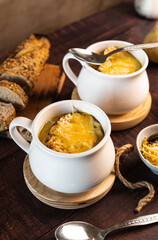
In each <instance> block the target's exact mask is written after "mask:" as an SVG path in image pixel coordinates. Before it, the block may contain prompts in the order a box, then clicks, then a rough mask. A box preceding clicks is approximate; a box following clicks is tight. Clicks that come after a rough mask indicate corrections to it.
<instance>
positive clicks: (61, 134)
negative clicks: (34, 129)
mask: <svg viewBox="0 0 158 240" xmlns="http://www.w3.org/2000/svg"><path fill="white" fill-rule="evenodd" d="M103 136H104V133H103V129H102V127H101V124H100V123H99V122H98V121H97V120H96V119H95V118H94V117H93V116H91V115H90V114H87V113H80V112H73V113H68V114H65V115H63V116H62V115H60V116H57V117H55V118H52V119H50V120H49V121H48V122H46V123H45V124H44V126H43V127H42V129H41V130H40V132H39V136H38V137H39V140H40V141H41V142H42V143H43V144H44V145H45V146H47V147H48V148H50V149H52V150H54V151H57V152H62V153H79V152H84V151H87V150H89V149H91V148H93V147H94V146H96V145H97V144H98V143H99V142H100V141H101V139H102V138H103Z"/></svg>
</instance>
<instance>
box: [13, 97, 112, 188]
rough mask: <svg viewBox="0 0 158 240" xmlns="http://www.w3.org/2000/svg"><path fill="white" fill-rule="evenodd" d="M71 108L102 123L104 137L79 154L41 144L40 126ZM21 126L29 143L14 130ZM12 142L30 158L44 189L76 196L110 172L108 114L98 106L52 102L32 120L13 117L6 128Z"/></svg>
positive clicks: (85, 103) (110, 152) (78, 102)
mask: <svg viewBox="0 0 158 240" xmlns="http://www.w3.org/2000/svg"><path fill="white" fill-rule="evenodd" d="M72 104H73V106H74V107H75V108H76V109H78V110H81V111H83V112H86V113H89V114H91V115H92V116H94V117H95V118H96V119H97V120H98V121H99V122H100V124H101V126H102V128H103V131H104V137H103V139H102V140H101V141H100V142H99V143H98V144H97V145H96V146H95V147H93V148H92V149H90V150H88V151H85V152H81V153H73V154H69V153H60V152H56V151H53V150H51V149H49V148H47V147H46V146H45V145H43V144H42V143H41V142H40V140H39V139H38V134H39V131H40V129H41V127H42V126H43V125H44V124H45V123H46V122H47V121H48V120H49V119H51V118H53V117H56V116H58V115H60V114H66V113H70V112H72ZM17 126H22V127H24V128H26V129H27V130H29V131H30V132H31V134H32V142H31V144H29V143H28V142H27V141H25V139H24V138H23V137H22V136H21V135H20V134H19V132H18V131H17V128H16V127H17ZM9 132H10V135H11V137H12V138H13V140H14V141H15V142H16V143H17V144H18V145H19V146H20V147H21V148H22V149H23V150H24V151H25V152H26V153H27V154H28V155H29V162H30V166H31V169H32V172H33V173H34V175H35V176H36V178H37V179H38V180H39V181H40V182H42V183H43V184H44V185H46V186H47V187H49V188H51V189H53V190H56V191H59V192H64V193H78V192H83V191H86V190H88V189H91V188H93V187H95V186H97V185H98V184H99V183H101V182H102V181H103V180H104V179H105V178H106V177H108V175H109V174H110V173H111V171H112V168H113V165H114V161H115V149H114V145H113V142H112V140H111V138H110V133H111V125H110V121H109V119H108V117H107V115H106V114H105V113H104V112H103V111H102V110H101V109H100V108H98V107H97V106H95V105H93V104H91V103H88V102H84V101H80V100H73V101H72V100H66V101H59V102H56V103H53V104H51V105H49V106H47V107H45V108H44V109H43V110H41V111H40V112H39V113H38V114H37V116H36V117H35V119H34V120H33V121H31V120H30V119H28V118H24V117H18V118H15V119H14V120H13V121H12V122H11V124H10V127H9Z"/></svg>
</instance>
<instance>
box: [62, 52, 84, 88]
mask: <svg viewBox="0 0 158 240" xmlns="http://www.w3.org/2000/svg"><path fill="white" fill-rule="evenodd" d="M69 59H75V60H77V61H78V62H79V63H80V64H81V65H82V66H84V62H83V61H80V60H79V59H77V58H76V57H74V56H73V55H72V54H71V53H67V54H66V55H65V56H64V58H63V61H62V65H63V68H64V71H65V73H66V75H67V76H68V77H69V78H70V80H71V81H72V82H73V83H74V84H75V86H77V76H76V75H75V74H74V72H73V71H72V70H71V68H70V65H69Z"/></svg>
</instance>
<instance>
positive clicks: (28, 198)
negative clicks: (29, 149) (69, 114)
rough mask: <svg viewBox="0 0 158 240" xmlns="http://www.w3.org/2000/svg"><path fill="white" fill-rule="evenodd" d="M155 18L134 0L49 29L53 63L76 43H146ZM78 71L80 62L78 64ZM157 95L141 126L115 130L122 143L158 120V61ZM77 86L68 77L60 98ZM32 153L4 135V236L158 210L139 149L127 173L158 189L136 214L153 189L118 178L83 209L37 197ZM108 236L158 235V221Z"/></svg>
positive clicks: (48, 234)
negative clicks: (27, 162)
mask: <svg viewBox="0 0 158 240" xmlns="http://www.w3.org/2000/svg"><path fill="white" fill-rule="evenodd" d="M154 24H155V21H151V20H146V19H144V18H141V17H140V16H138V15H137V14H136V12H135V10H134V7H133V1H125V2H124V3H122V4H121V5H119V6H117V7H114V8H112V9H109V10H106V11H103V12H100V13H97V14H96V15H94V16H90V17H88V18H86V19H83V20H81V21H79V22H75V23H73V24H71V25H69V26H66V27H64V28H62V29H60V30H58V31H56V32H53V33H50V34H49V39H50V41H51V44H52V48H51V52H50V58H49V63H53V64H60V65H61V62H62V58H63V56H64V54H65V53H67V51H68V49H69V48H71V47H83V48H85V47H87V46H88V45H90V44H91V43H93V42H97V41H101V40H106V39H119V40H126V41H129V42H133V43H135V44H137V43H141V42H142V41H143V39H144V37H145V35H146V33H148V31H149V30H150V29H151V28H152V27H153V26H154ZM73 65H74V66H73V67H74V68H75V70H76V71H79V69H80V66H79V65H77V64H76V63H73ZM147 72H148V75H149V79H150V92H151V94H152V99H153V102H152V108H151V111H150V113H149V115H148V116H147V117H146V119H145V120H144V121H143V122H141V123H140V124H139V125H137V126H136V127H134V128H132V129H129V130H124V131H118V132H112V134H111V136H112V139H113V142H114V144H115V146H116V147H120V146H122V145H124V144H127V143H131V144H133V145H134V147H135V145H136V144H135V142H136V136H137V134H138V132H139V131H140V130H141V129H142V128H144V127H146V126H148V125H150V124H154V123H157V121H158V80H157V78H158V77H157V76H158V65H157V64H153V63H150V64H149V66H148V69H147ZM73 88H74V85H73V84H72V83H71V82H70V80H69V79H66V81H65V84H64V87H63V90H62V93H61V95H60V96H59V98H58V100H62V99H70V98H71V93H72V90H73ZM25 156H26V154H25V153H24V152H23V151H22V150H21V149H20V148H19V147H18V146H17V145H16V144H15V143H14V142H13V141H12V140H10V139H2V138H1V139H0V239H1V240H12V239H18V240H20V239H24V240H27V239H29V240H34V239H41V240H46V239H55V237H54V231H55V229H56V228H57V227H58V226H59V225H60V224H62V223H63V222H67V221H72V220H80V221H87V222H90V223H92V224H94V225H96V226H98V227H100V228H106V227H110V226H112V225H114V224H116V223H118V222H120V221H124V220H127V219H131V218H134V217H137V216H141V215H146V214H152V213H156V212H158V190H157V189H158V177H157V176H156V175H154V174H153V173H151V172H150V170H149V169H148V168H147V167H146V166H145V165H144V164H143V163H142V162H141V160H140V158H139V157H138V154H137V151H136V149H135V150H134V151H133V152H132V153H130V154H129V156H128V158H127V159H126V160H124V161H122V162H121V172H122V174H123V176H124V177H125V178H126V179H128V180H129V181H131V182H137V181H141V180H146V181H148V182H151V183H152V184H153V185H154V187H155V190H156V194H155V197H154V199H153V201H152V202H151V203H149V204H148V205H147V206H146V207H144V208H143V209H142V211H141V212H140V213H139V214H136V213H134V209H135V207H136V205H137V202H138V200H139V199H140V198H142V197H143V196H144V195H145V194H147V191H146V190H145V189H139V190H134V191H130V190H128V189H127V188H126V187H125V186H124V185H123V184H122V183H121V182H120V181H119V180H118V179H116V181H115V183H114V185H113V187H112V189H111V190H110V192H109V193H108V194H107V195H106V196H105V197H104V198H103V199H101V200H100V201H99V202H97V203H95V204H93V205H91V206H89V207H86V208H83V209H80V210H61V209H56V208H53V207H49V206H47V205H45V204H43V203H42V202H40V201H39V200H37V199H36V198H35V197H34V196H33V195H32V194H31V193H30V191H29V190H28V188H27V186H26V184H25V181H24V178H23V161H24V158H25ZM107 239H117V240H119V239H121V240H122V239H128V240H130V239H143V240H144V239H146V240H149V239H152V240H157V239H158V225H157V224H153V225H150V226H145V227H140V228H134V229H128V230H125V231H120V232H119V233H113V234H111V235H109V236H107Z"/></svg>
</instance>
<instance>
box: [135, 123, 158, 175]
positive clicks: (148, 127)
mask: <svg viewBox="0 0 158 240" xmlns="http://www.w3.org/2000/svg"><path fill="white" fill-rule="evenodd" d="M154 127H157V128H158V123H156V124H152V125H149V126H147V127H145V128H143V129H142V130H141V131H140V132H139V133H138V135H137V138H136V147H137V150H138V153H139V155H140V157H141V159H142V160H143V162H144V163H145V164H146V165H147V166H148V167H149V168H150V169H155V170H156V171H158V166H155V165H153V164H151V163H150V162H149V161H148V160H146V159H145V158H144V156H143V155H142V153H141V151H140V146H139V143H140V135H141V134H142V133H143V132H144V131H146V130H148V129H150V128H154Z"/></svg>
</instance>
